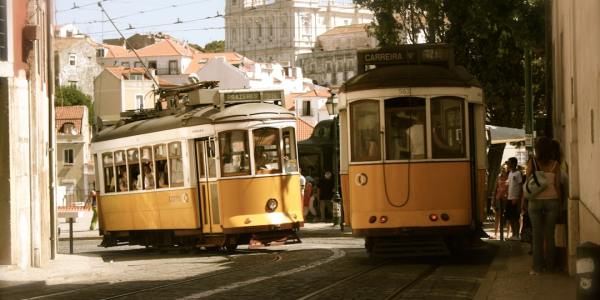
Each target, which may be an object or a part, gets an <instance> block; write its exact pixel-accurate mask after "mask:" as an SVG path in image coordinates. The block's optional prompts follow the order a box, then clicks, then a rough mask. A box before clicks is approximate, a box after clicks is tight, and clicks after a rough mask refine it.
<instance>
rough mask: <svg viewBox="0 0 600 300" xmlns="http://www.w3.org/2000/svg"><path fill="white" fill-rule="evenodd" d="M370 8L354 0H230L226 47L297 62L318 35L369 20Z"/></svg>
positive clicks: (286, 62) (263, 59) (263, 58)
mask: <svg viewBox="0 0 600 300" xmlns="http://www.w3.org/2000/svg"><path fill="white" fill-rule="evenodd" d="M372 20H373V14H372V13H371V12H370V11H369V10H365V9H360V8H358V7H357V6H356V5H355V4H354V3H353V2H352V0H227V2H226V6H225V49H226V51H234V52H238V53H240V54H242V55H244V56H246V57H248V58H250V59H252V60H254V61H257V62H279V63H281V64H282V65H288V66H293V65H295V61H296V56H297V55H298V54H302V53H309V52H311V51H312V48H313V47H314V46H315V43H316V41H317V36H319V35H320V34H322V33H324V32H326V31H328V30H329V29H331V28H333V27H337V26H343V25H352V24H368V23H371V21H372Z"/></svg>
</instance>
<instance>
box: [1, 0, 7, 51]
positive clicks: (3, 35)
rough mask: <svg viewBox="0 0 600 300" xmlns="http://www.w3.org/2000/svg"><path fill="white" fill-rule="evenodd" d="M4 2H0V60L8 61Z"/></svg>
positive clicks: (3, 0) (2, 0)
mask: <svg viewBox="0 0 600 300" xmlns="http://www.w3.org/2000/svg"><path fill="white" fill-rule="evenodd" d="M6 17H7V15H6V0H0V60H8V36H7V34H8V22H7V20H6Z"/></svg>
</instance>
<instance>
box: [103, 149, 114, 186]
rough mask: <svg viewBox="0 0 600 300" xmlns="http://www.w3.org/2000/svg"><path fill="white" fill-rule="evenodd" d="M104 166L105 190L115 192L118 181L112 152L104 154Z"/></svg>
mask: <svg viewBox="0 0 600 300" xmlns="http://www.w3.org/2000/svg"><path fill="white" fill-rule="evenodd" d="M102 166H103V167H104V192H105V193H114V192H115V183H116V181H115V169H114V162H113V154H112V153H110V152H108V153H103V154H102Z"/></svg>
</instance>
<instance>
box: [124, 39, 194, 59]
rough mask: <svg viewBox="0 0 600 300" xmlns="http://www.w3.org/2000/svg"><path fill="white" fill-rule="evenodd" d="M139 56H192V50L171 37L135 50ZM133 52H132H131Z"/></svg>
mask: <svg viewBox="0 0 600 300" xmlns="http://www.w3.org/2000/svg"><path fill="white" fill-rule="evenodd" d="M137 53H138V55H139V56H141V57H144V56H192V54H193V52H192V50H190V49H189V48H188V47H186V46H184V45H182V44H180V43H178V42H176V41H174V40H171V39H165V40H162V41H160V42H158V43H155V44H152V45H149V46H146V47H144V48H142V49H140V50H137ZM132 54H133V53H132Z"/></svg>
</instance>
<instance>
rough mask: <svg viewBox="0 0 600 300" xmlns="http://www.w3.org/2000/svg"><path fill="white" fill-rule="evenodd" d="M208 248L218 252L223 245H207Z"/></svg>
mask: <svg viewBox="0 0 600 300" xmlns="http://www.w3.org/2000/svg"><path fill="white" fill-rule="evenodd" d="M206 250H208V251H212V252H217V251H219V250H221V246H210V247H206Z"/></svg>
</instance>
